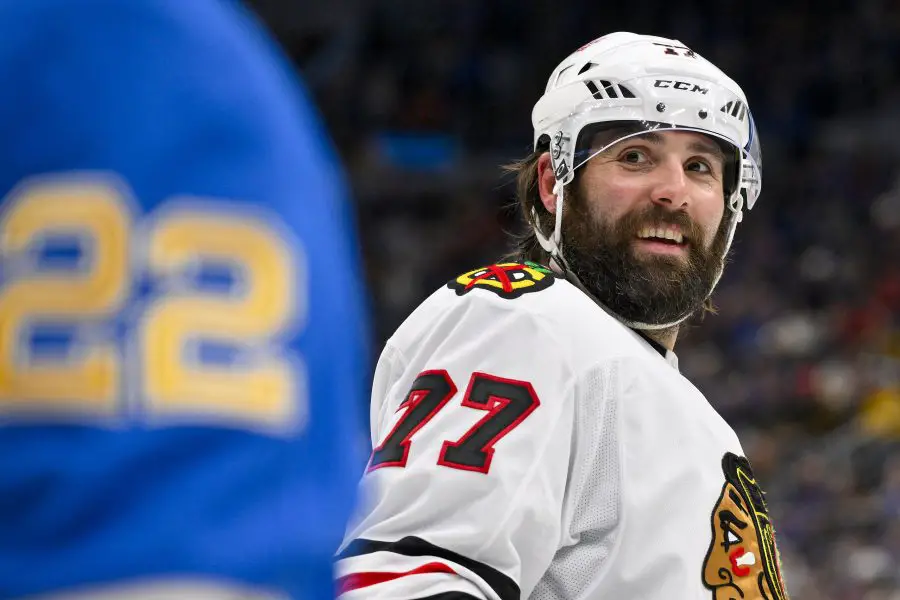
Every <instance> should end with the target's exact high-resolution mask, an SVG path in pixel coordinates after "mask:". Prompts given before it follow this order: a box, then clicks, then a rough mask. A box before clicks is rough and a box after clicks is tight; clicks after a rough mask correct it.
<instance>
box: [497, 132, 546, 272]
mask: <svg viewBox="0 0 900 600" xmlns="http://www.w3.org/2000/svg"><path fill="white" fill-rule="evenodd" d="M544 152H545V150H543V149H541V148H538V149H537V150H535V151H533V152H532V153H531V154H529V155H528V156H526V157H525V158H523V159H521V160H517V161H514V162H511V163H509V164H507V165H503V167H502V168H503V171H504V172H505V173H508V174H510V175H513V176H515V182H516V186H515V189H516V199H515V203H516V207H517V209H518V212H519V215H520V217H521V222H522V225H523V227H522V231H520V232H519V233H516V234H513V248H512V250H511V251H510V253H509V254H508V255H507V256H506V258H507V259H509V260H512V261H516V262H524V261H531V262H536V263H540V264H547V262H548V261H549V259H550V256H549V254H547V252H546V251H545V250H544V249H543V248H541V245H540V244H539V243H538V240H537V236H536V235H535V234H534V226H535V222H534V214H533V213H532V209H534V210H535V212H536V213H537V218H538V221H539V223H540V231H541V232H542V233H544V235H549V231H548V224H551V223H552V218H553V215H551V214H550V211H548V210H547V209H546V208H545V207H544V203H543V202H541V196H540V192H539V191H538V173H537V164H538V159H539V158H540V157H541V154H543V153H544Z"/></svg>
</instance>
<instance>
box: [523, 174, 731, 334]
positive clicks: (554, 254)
mask: <svg viewBox="0 0 900 600" xmlns="http://www.w3.org/2000/svg"><path fill="white" fill-rule="evenodd" d="M564 190H565V184H564V183H562V182H561V181H559V180H557V181H556V184H555V185H554V186H553V194H554V195H555V196H556V215H555V217H556V220H555V222H554V225H553V233H552V234H551V236H550V237H549V238H548V237H547V236H545V235H544V234H543V233H542V232H541V230H540V227H539V226H538V223H539V221H538V215H537V211H536V210H535V209H534V208H532V209H531V222H532V223H533V225H532V229H533V230H534V235H535V237H536V238H537V241H538V244H540V245H541V248H543V249H544V251H545V252H547V254H549V255H550V263H551V264H550V265H549V266H551V267H552V266H554V263H555V265H556V268H557V269H559V270H560V271H562V272H563V273H564V274H565V275H566V277H567V278H571V279H573V280H574V282H575V283H576V284H577V285H578V287H580V288H581V289H582V290H583V291H585V292H587V293H588V294H589V295H590V296H591V298H593V299H594V301H595V302H597V304H600V305H601V306H602V307H603V308H604V310H606V312H608V313H609V314H611V315H613V316H614V317H616V318H617V319H618V320H619V321H621V322H622V323H624V324H625V325H626V326H628V327H631V328H632V329H641V330H645V331H658V330H661V329H670V328H672V327H675V326H677V325H680V324H681V323H683V322H684V321H686V320H687V319H689V318H690V316H691V315H692V314H693V313H688V314H686V315H684V316H683V317H680V318H679V319H677V320H675V321H672V322H670V323H659V324H657V323H641V322H640V321H628V320H626V319H624V318H622V317H621V316H620V315H619V314H617V313H616V312H614V311H612V310H611V309H610V308H609V307H608V306H606V305H605V304H603V303H602V302H600V301H599V300H598V299H597V298H594V296H593V294H590V292H589V291H588V290H587V289H586V288H585V287H584V284H583V283H581V280H579V279H578V276H577V275H576V274H575V273H574V272H573V271H572V269H570V268H569V264H568V263H567V262H566V259H565V257H564V256H563V253H562V213H563V194H564ZM743 206H744V197H743V196H742V195H741V192H740V189H738V191H736V192H735V193H734V194H732V195H731V198H729V200H728V206H727V209H728V210H730V211H731V212H732V213H734V218H732V220H731V224H730V225H729V226H728V234H727V235H728V237H727V241H726V243H725V249H724V252H723V254H722V264H721V266H720V267H719V272H718V273H716V278H715V280H713V284H712V287H711V288H710V290H709V294H708V295H707V296H706V298H709V297H710V296H712V293H713V290H715V289H716V286H717V285H718V284H719V280H720V279H721V278H722V273H723V272H724V271H725V257H726V256H728V250H729V249H730V248H731V242H732V240H733V239H734V232H735V230H736V229H737V224H738V223H740V222H741V220H742V219H743V218H744V214H743V210H742V209H743ZM704 300H705V299H704Z"/></svg>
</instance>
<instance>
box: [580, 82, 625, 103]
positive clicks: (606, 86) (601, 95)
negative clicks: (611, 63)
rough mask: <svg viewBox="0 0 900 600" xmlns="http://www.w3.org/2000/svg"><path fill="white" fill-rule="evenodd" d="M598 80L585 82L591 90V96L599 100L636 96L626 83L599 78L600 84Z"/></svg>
mask: <svg viewBox="0 0 900 600" xmlns="http://www.w3.org/2000/svg"><path fill="white" fill-rule="evenodd" d="M597 83H598V82H596V81H585V82H584V84H585V85H586V86H587V88H588V89H589V90H590V91H591V96H593V97H594V98H595V99H597V100H608V99H615V98H634V97H635V95H634V92H632V91H631V90H629V89H628V88H627V87H625V86H624V85H621V84H618V83H612V82H611V81H606V80H603V79H601V80H599V83H600V86H602V87H600V86H598V85H597Z"/></svg>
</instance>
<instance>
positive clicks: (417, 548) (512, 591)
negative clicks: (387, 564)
mask: <svg viewBox="0 0 900 600" xmlns="http://www.w3.org/2000/svg"><path fill="white" fill-rule="evenodd" d="M373 552H393V553H395V554H402V555H403V556H434V557H437V558H443V559H444V560H447V561H449V562H451V563H455V564H457V565H460V566H462V567H465V568H466V569H468V570H469V571H472V572H473V573H475V574H476V575H478V577H480V578H481V579H482V580H483V581H484V582H485V583H487V584H488V585H489V586H491V589H493V590H494V593H496V594H497V595H498V596H500V598H502V599H503V600H519V599H520V598H521V595H522V592H521V590H520V589H519V585H518V584H517V583H516V582H515V581H514V580H513V579H512V578H511V577H509V576H507V575H505V574H503V573H501V572H500V571H498V570H497V569H495V568H493V567H491V566H489V565H486V564H484V563H482V562H478V561H477V560H472V559H471V558H467V557H465V556H463V555H462V554H457V553H456V552H453V551H451V550H447V549H446V548H441V547H440V546H435V545H434V544H432V543H430V542H427V541H425V540H423V539H422V538H419V537H415V536H407V537H405V538H402V539H400V540H397V541H395V542H381V541H376V540H367V539H363V538H359V539H356V540H354V541H353V542H351V543H350V545H349V546H347V547H346V548H345V549H344V551H343V552H341V553H340V554H338V556H337V558H338V560H343V559H345V558H351V557H353V556H363V555H366V554H372V553H373ZM469 597H470V596H468V595H459V596H455V595H454V596H448V597H447V598H448V600H449V598H469ZM422 600H426V599H422ZM427 600H444V598H443V594H438V595H437V596H431V597H429V598H428V599H427Z"/></svg>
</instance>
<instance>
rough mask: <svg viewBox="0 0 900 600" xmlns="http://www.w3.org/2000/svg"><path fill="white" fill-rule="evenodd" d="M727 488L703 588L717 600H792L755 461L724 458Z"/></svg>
mask: <svg viewBox="0 0 900 600" xmlns="http://www.w3.org/2000/svg"><path fill="white" fill-rule="evenodd" d="M722 471H723V472H724V473H725V485H724V486H722V494H721V495H720V496H719V499H718V500H717V501H716V506H715V508H714V509H713V514H712V541H711V542H710V544H709V550H708V551H707V552H706V559H705V560H704V561H703V585H705V586H706V587H707V588H709V589H710V590H711V591H712V593H713V600H731V599H732V598H740V599H742V600H788V596H787V593H785V591H784V583H783V582H782V579H781V564H780V561H779V557H778V549H777V548H776V547H775V530H774V529H773V528H772V523H771V522H770V521H769V514H768V511H767V510H766V503H765V500H764V499H763V493H762V491H761V490H760V489H759V486H758V485H757V483H756V479H755V478H754V477H753V471H752V470H751V469H750V462H749V461H748V460H747V459H746V458H744V457H742V456H737V455H735V454H732V453H730V452H729V453H726V454H725V456H723V457H722Z"/></svg>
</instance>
